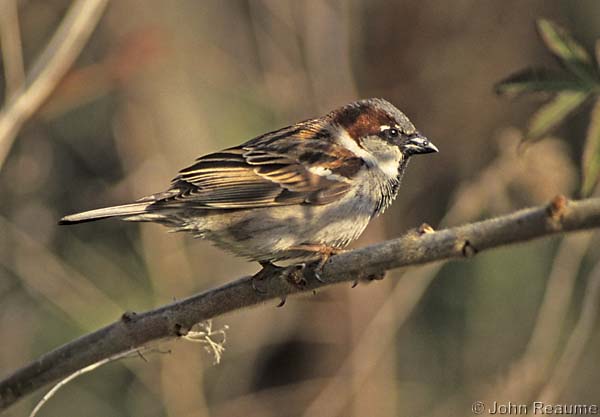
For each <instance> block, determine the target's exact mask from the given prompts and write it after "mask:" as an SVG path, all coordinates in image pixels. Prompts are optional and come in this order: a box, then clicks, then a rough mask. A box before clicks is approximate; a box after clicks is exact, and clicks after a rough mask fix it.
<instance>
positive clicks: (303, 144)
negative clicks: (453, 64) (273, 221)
mask: <svg viewBox="0 0 600 417" xmlns="http://www.w3.org/2000/svg"><path fill="white" fill-rule="evenodd" d="M286 129H288V131H287V132H285V130H286ZM286 129H281V130H280V131H276V132H272V133H270V134H267V135H264V136H263V137H259V138H257V139H253V140H252V141H250V142H247V143H246V144H244V145H241V146H239V147H234V148H230V149H226V150H223V151H220V152H215V153H212V154H209V155H205V156H203V157H200V158H198V159H197V160H196V163H194V164H193V165H191V166H190V167H188V168H185V169H183V170H181V171H180V172H179V175H178V176H177V177H176V178H175V179H174V180H173V183H172V186H171V189H170V190H169V191H167V192H165V193H162V194H159V195H156V196H155V198H156V199H157V200H158V201H159V202H161V203H163V204H168V205H179V204H185V205H187V206H191V207H201V208H220V209H233V208H253V207H267V206H277V205H289V204H303V203H306V204H326V203H328V202H331V201H333V200H335V199H337V198H339V197H340V196H342V195H343V194H345V193H346V192H347V191H348V190H349V189H350V186H351V185H350V182H349V181H348V179H349V178H351V176H352V175H354V174H355V173H356V172H357V171H358V170H359V169H360V166H361V165H362V160H361V159H360V158H357V157H356V156H355V155H354V154H353V153H351V152H348V151H346V150H345V149H344V148H341V147H340V148H341V149H337V148H335V147H332V146H331V143H330V142H328V147H324V146H323V143H324V142H326V141H325V140H323V138H314V139H308V137H311V138H312V137H314V136H310V135H308V134H304V135H303V131H302V130H298V128H296V129H294V131H293V132H292V131H290V130H291V129H292V127H289V128H286ZM311 129H312V130H314V127H312V128H311ZM276 134H281V135H282V136H281V137H280V138H278V140H277V143H276V144H275V143H274V141H273V136H275V135H276ZM286 134H287V135H286ZM313 134H314V133H313ZM261 139H262V140H261ZM308 142H314V143H308ZM282 145H283V146H282ZM313 145H317V146H313ZM282 148H285V150H286V152H285V153H282V152H277V151H280V150H281V149H282ZM326 149H327V150H328V151H329V152H326V151H325V150H326ZM309 161H310V164H308V165H307V162H309ZM309 167H311V168H310V169H309ZM311 171H312V172H311Z"/></svg>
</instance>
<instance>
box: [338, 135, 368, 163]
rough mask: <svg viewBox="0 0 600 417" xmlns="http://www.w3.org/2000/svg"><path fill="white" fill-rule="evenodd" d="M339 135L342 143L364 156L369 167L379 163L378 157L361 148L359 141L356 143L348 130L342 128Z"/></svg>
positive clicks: (354, 152) (357, 154) (356, 153)
mask: <svg viewBox="0 0 600 417" xmlns="http://www.w3.org/2000/svg"><path fill="white" fill-rule="evenodd" d="M338 137H339V142H340V145H342V146H343V147H344V148H346V149H348V150H349V151H350V152H352V153H353V154H354V155H356V156H358V157H360V158H362V159H363V161H365V163H366V164H367V166H368V167H374V166H376V165H377V159H376V158H375V157H374V156H373V155H372V154H370V153H369V152H367V151H366V150H364V149H363V148H361V147H360V146H359V145H358V143H356V141H355V140H354V139H352V138H351V137H350V135H348V132H346V131H345V130H344V129H341V130H340V134H339V135H338Z"/></svg>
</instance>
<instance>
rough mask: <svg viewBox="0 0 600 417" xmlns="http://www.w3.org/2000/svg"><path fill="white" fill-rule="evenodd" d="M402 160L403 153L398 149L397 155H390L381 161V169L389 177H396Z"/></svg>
mask: <svg viewBox="0 0 600 417" xmlns="http://www.w3.org/2000/svg"><path fill="white" fill-rule="evenodd" d="M401 161H402V153H400V152H399V151H398V154H397V155H390V157H389V158H386V159H385V160H383V161H380V162H379V169H380V170H381V172H383V173H384V174H385V175H386V176H387V177H389V178H396V177H397V176H398V167H399V166H400V162H401Z"/></svg>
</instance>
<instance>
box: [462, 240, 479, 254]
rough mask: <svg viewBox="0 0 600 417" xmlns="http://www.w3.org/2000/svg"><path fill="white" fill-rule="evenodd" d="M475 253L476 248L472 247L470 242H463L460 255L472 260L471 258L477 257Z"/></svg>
mask: <svg viewBox="0 0 600 417" xmlns="http://www.w3.org/2000/svg"><path fill="white" fill-rule="evenodd" d="M477 252H479V251H478V250H477V248H476V247H475V246H473V245H472V244H471V242H469V241H468V240H465V243H463V246H462V254H463V256H464V257H465V258H472V257H473V256H475V255H477Z"/></svg>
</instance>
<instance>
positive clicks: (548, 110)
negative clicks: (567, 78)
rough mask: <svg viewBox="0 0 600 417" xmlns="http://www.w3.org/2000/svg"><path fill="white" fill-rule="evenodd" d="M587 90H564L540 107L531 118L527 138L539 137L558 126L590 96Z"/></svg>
mask: <svg viewBox="0 0 600 417" xmlns="http://www.w3.org/2000/svg"><path fill="white" fill-rule="evenodd" d="M589 94H590V93H589V92H587V91H563V92H561V93H558V94H557V95H556V96H555V97H554V98H553V99H552V100H550V101H549V102H548V103H546V104H544V105H543V106H542V107H540V108H539V109H538V110H537V111H536V112H535V113H534V114H533V116H531V119H530V120H529V127H528V129H527V134H526V135H525V139H531V140H534V139H539V138H540V137H542V136H543V135H545V134H546V133H548V131H550V130H551V129H553V128H554V127H556V126H557V125H558V124H560V122H562V121H563V120H564V119H565V118H566V117H567V116H568V115H569V114H570V113H572V112H573V111H574V110H575V109H577V107H579V106H580V105H581V104H582V103H583V102H584V101H585V99H586V98H587V97H588V96H589Z"/></svg>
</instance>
